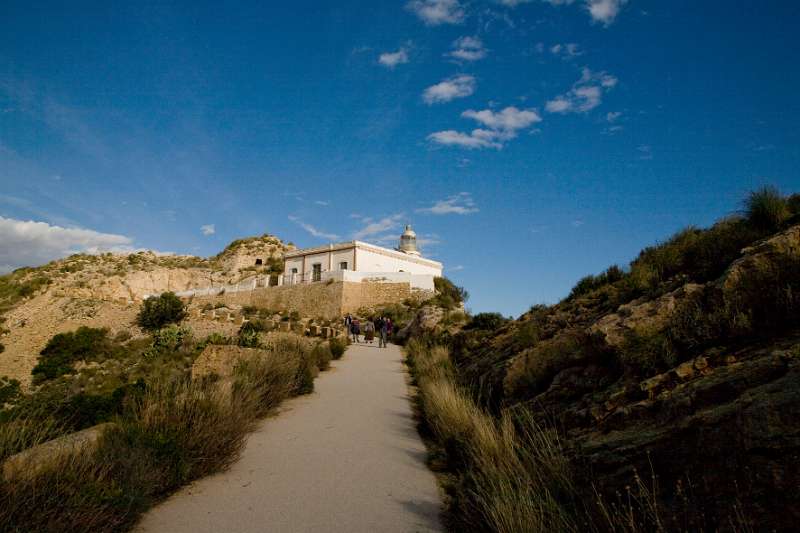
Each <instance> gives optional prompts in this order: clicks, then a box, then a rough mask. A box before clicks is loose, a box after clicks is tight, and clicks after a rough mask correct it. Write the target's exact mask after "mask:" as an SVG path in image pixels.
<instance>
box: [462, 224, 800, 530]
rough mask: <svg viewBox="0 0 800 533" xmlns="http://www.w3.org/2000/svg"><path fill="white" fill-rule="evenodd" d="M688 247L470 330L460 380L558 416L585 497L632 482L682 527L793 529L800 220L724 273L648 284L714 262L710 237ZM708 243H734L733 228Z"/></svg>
mask: <svg viewBox="0 0 800 533" xmlns="http://www.w3.org/2000/svg"><path fill="white" fill-rule="evenodd" d="M724 224H728V223H727V222H725V223H724ZM715 228H716V227H715ZM715 228H712V229H711V230H708V231H710V232H713V231H718V230H719V228H716V229H715ZM719 231H722V232H723V233H722V235H729V233H730V232H732V231H737V232H738V231H740V228H739V229H737V228H734V229H724V228H723V230H719ZM725 232H728V233H725ZM701 236H702V235H701ZM681 239H683V237H681ZM712 241H713V242H712ZM675 242H678V243H679V244H680V246H683V248H675V246H677V245H675V244H674V242H672V241H670V242H668V243H666V244H664V245H661V246H660V247H656V248H654V249H652V250H649V251H647V250H646V251H645V252H643V254H642V256H640V258H639V259H638V260H637V261H635V262H634V263H633V264H632V268H631V271H630V273H628V274H624V275H620V276H619V278H620V279H616V277H611V276H609V277H610V278H611V281H610V282H608V283H603V284H601V286H599V287H598V288H596V289H593V290H589V291H587V292H585V293H583V294H577V295H573V296H572V297H570V298H568V299H567V300H565V301H563V302H561V303H560V304H558V305H555V306H551V307H544V306H537V307H534V308H532V309H531V311H530V312H529V313H526V314H525V315H523V316H522V317H520V319H518V320H516V321H513V322H511V323H508V324H506V325H504V326H503V327H501V328H500V329H499V330H497V331H491V332H487V331H464V332H462V333H460V334H458V335H456V336H455V337H454V338H453V339H452V345H453V354H454V359H455V361H456V363H457V365H458V367H459V371H460V378H461V380H462V382H463V385H464V386H465V387H466V388H468V389H469V390H470V391H472V393H473V395H474V397H475V398H476V399H477V400H479V401H480V403H481V404H482V405H484V406H485V407H486V408H488V409H490V410H491V411H493V412H499V410H501V409H504V408H508V407H512V406H517V405H525V406H528V407H529V408H531V410H532V411H533V412H534V413H535V414H536V415H537V417H538V418H539V419H540V421H541V422H542V423H544V424H548V425H555V426H556V427H557V428H558V429H559V430H560V432H561V434H562V435H563V438H564V440H563V443H564V446H565V448H566V450H567V453H568V454H569V456H570V458H571V461H572V465H573V469H574V475H575V476H576V478H578V480H579V481H580V483H579V485H580V486H583V487H585V488H586V489H585V491H586V494H585V496H586V501H594V500H596V499H597V496H596V495H595V494H594V491H595V490H596V491H597V493H598V494H599V495H600V497H601V498H602V499H604V501H606V502H610V503H609V504H611V503H613V502H618V501H621V502H622V503H621V504H622V505H623V506H625V505H626V504H625V503H624V502H625V501H629V500H628V498H629V493H628V491H629V490H632V491H633V496H634V497H635V498H639V499H640V500H653V501H656V502H658V505H659V506H660V508H661V509H662V510H663V514H664V516H661V517H660V520H662V521H663V523H664V524H667V525H668V526H669V528H680V529H688V530H697V529H704V530H715V529H723V530H727V529H735V528H736V527H741V525H742V524H743V523H744V524H749V525H750V526H752V527H754V528H755V529H757V530H773V529H774V530H783V529H787V528H791V526H792V525H793V524H795V523H796V522H797V521H798V520H800V505H798V503H797V495H798V487H800V224H798V221H797V220H795V221H794V223H791V222H790V223H787V224H784V226H783V229H782V230H781V231H779V232H777V233H776V234H773V235H771V236H768V237H767V238H764V239H761V240H757V241H755V243H754V244H753V245H751V246H748V247H746V248H744V249H740V250H739V251H738V252H735V253H732V254H731V256H730V257H731V258H732V260H731V261H730V262H729V263H726V264H727V265H728V266H727V268H723V269H721V272H717V273H716V274H715V273H714V269H706V268H705V266H703V268H704V269H705V270H701V269H699V268H695V269H694V270H692V269H691V268H683V267H682V268H681V269H679V270H680V272H675V273H671V274H670V275H669V276H663V277H662V278H660V279H658V280H657V281H656V282H650V281H649V282H648V283H649V285H647V289H646V290H645V289H641V287H642V285H641V283H640V281H639V278H638V276H639V274H640V273H641V272H642V271H645V270H647V269H650V270H655V269H653V268H651V267H653V265H654V264H656V263H655V262H654V260H653V257H661V256H664V255H667V252H669V254H672V255H674V256H676V257H678V258H679V259H680V261H683V260H684V258H685V257H687V256H690V257H692V258H694V259H692V262H685V264H687V265H688V264H692V265H696V264H701V263H699V262H698V260H697V259H696V256H698V255H697V254H698V253H699V252H700V251H703V249H702V248H699V247H698V246H699V245H695V244H690V245H685V246H684V244H682V243H683V242H684V241H683V240H680V241H678V240H675ZM691 242H696V241H691ZM697 242H702V241H697ZM709 243H711V244H709ZM702 246H722V245H720V244H719V235H716V236H715V238H714V239H712V240H710V241H708V242H707V243H705V244H702ZM670 247H673V248H674V249H670ZM679 249H680V253H678V252H676V250H679ZM659 254H661V255H659ZM708 255H710V256H712V259H713V256H714V255H716V256H717V257H718V258H724V259H725V261H728V256H726V255H725V254H724V253H719V254H718V253H717V252H713V253H709V254H708ZM670 261H673V263H674V262H679V260H678V259H674V258H673V259H671V260H670ZM703 265H705V264H704V263H703ZM644 267H647V269H645V268H644ZM663 269H666V267H662V270H663ZM650 270H648V271H650ZM697 272H708V274H703V275H700V274H697ZM704 276H705V279H704ZM632 287H633V288H632ZM637 478H638V479H640V480H642V484H641V486H639V483H638V481H637ZM637 487H638V488H637Z"/></svg>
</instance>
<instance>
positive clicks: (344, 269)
mask: <svg viewBox="0 0 800 533" xmlns="http://www.w3.org/2000/svg"><path fill="white" fill-rule="evenodd" d="M284 258H285V262H284V271H283V272H284V275H283V279H282V280H281V281H282V282H283V284H287V285H288V284H296V283H312V282H317V281H328V280H334V281H355V282H360V281H385V282H393V283H400V282H409V283H410V284H411V287H412V288H415V289H424V290H433V278H434V277H437V276H441V275H442V264H441V263H439V262H438V261H433V260H431V259H425V258H424V257H422V256H421V255H420V253H419V251H417V235H416V233H414V230H412V229H411V226H406V229H405V231H404V232H403V235H402V236H401V237H400V246H399V247H398V248H397V249H396V250H392V249H389V248H383V247H382V246H375V245H374V244H369V243H366V242H362V241H350V242H342V243H337V244H327V245H325V246H318V247H315V248H306V249H303V250H294V251H292V252H287V253H286V254H285V255H284Z"/></svg>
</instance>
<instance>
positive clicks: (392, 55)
mask: <svg viewBox="0 0 800 533" xmlns="http://www.w3.org/2000/svg"><path fill="white" fill-rule="evenodd" d="M378 63H380V64H381V65H383V66H384V67H386V68H394V67H396V66H397V65H402V64H404V63H408V51H407V50H406V48H400V49H399V50H398V51H396V52H384V53H382V54H381V55H380V56H378Z"/></svg>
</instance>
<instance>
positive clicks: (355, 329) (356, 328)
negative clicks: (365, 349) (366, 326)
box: [350, 318, 361, 343]
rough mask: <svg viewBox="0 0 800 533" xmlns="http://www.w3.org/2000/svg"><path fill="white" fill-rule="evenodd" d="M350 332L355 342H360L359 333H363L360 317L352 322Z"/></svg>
mask: <svg viewBox="0 0 800 533" xmlns="http://www.w3.org/2000/svg"><path fill="white" fill-rule="evenodd" d="M350 333H351V334H352V335H353V342H356V343H357V342H358V335H359V334H360V333H361V326H360V325H359V323H358V319H357V318H354V319H352V320H351V322H350Z"/></svg>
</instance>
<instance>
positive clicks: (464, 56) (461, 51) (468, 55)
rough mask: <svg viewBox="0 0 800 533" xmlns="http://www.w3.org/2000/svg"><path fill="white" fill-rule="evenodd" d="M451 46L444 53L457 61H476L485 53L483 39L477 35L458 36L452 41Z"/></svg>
mask: <svg viewBox="0 0 800 533" xmlns="http://www.w3.org/2000/svg"><path fill="white" fill-rule="evenodd" d="M452 48H453V49H452V50H451V51H450V52H448V53H447V54H446V55H447V56H449V57H452V58H453V59H457V60H459V61H478V60H479V59H483V58H484V57H486V53H487V50H486V48H485V47H484V46H483V41H481V40H480V38H478V37H469V36H465V37H459V38H458V39H456V40H455V41H453V44H452Z"/></svg>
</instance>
